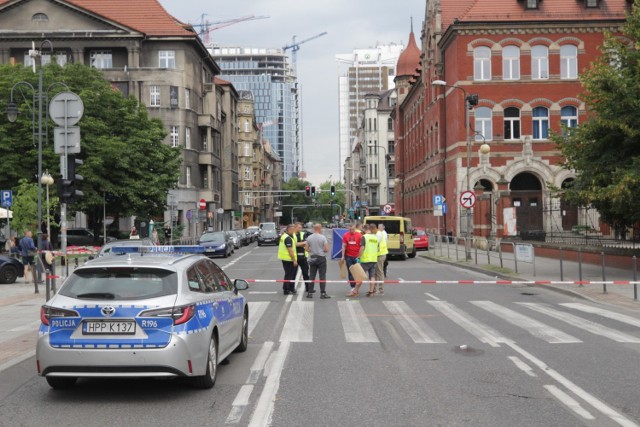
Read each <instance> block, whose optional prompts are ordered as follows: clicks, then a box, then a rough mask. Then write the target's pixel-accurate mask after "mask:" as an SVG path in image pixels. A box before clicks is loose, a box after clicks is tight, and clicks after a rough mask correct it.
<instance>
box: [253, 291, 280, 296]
mask: <svg viewBox="0 0 640 427" xmlns="http://www.w3.org/2000/svg"><path fill="white" fill-rule="evenodd" d="M249 293H250V294H253V295H273V294H277V293H278V291H249Z"/></svg>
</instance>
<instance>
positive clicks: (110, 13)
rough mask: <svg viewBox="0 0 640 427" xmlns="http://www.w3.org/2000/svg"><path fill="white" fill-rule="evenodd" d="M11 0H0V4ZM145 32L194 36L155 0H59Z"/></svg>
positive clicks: (149, 34) (156, 34)
mask: <svg viewBox="0 0 640 427" xmlns="http://www.w3.org/2000/svg"><path fill="white" fill-rule="evenodd" d="M9 2H11V0H0V6H1V5H5V4H7V3H9ZM61 3H67V4H69V5H70V6H76V7H79V8H81V9H84V10H86V11H88V12H90V13H93V14H96V15H99V16H102V17H103V18H106V19H108V20H110V21H114V22H116V23H118V24H121V25H124V26H125V27H129V28H132V29H134V30H136V31H139V32H141V33H143V34H146V35H147V36H196V33H195V32H193V31H190V30H188V29H187V27H188V25H186V24H184V23H182V22H180V21H179V20H177V19H176V18H174V17H173V16H171V15H170V14H169V12H167V11H166V10H165V9H164V7H162V5H161V4H160V3H159V2H158V0H63V1H61Z"/></svg>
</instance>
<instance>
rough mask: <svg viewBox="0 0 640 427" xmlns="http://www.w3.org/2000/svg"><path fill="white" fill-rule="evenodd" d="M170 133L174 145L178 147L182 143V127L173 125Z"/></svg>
mask: <svg viewBox="0 0 640 427" xmlns="http://www.w3.org/2000/svg"><path fill="white" fill-rule="evenodd" d="M169 135H170V136H171V146H172V147H177V146H178V145H180V128H179V127H178V126H171V131H170V132H169Z"/></svg>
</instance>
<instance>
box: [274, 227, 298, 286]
mask: <svg viewBox="0 0 640 427" xmlns="http://www.w3.org/2000/svg"><path fill="white" fill-rule="evenodd" d="M295 231H296V227H295V225H293V224H291V225H288V226H287V231H286V232H285V233H283V234H282V236H280V244H279V245H278V259H279V260H281V261H282V267H283V268H284V282H283V283H282V292H283V293H284V294H285V295H289V294H295V293H296V283H295V282H296V273H297V272H298V258H297V256H296V238H295Z"/></svg>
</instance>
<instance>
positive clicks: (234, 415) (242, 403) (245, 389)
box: [225, 384, 253, 424]
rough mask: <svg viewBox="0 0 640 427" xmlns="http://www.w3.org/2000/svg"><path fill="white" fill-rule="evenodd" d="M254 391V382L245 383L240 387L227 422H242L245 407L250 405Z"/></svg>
mask: <svg viewBox="0 0 640 427" xmlns="http://www.w3.org/2000/svg"><path fill="white" fill-rule="evenodd" d="M252 392H253V384H245V385H243V386H242V387H240V391H239V392H238V394H237V395H236V398H235V399H234V400H233V403H232V404H231V412H229V415H228V416H227V420H226V421H225V424H238V423H239V422H240V419H241V418H242V415H244V411H245V409H247V406H249V398H250V397H251V393H252Z"/></svg>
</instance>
